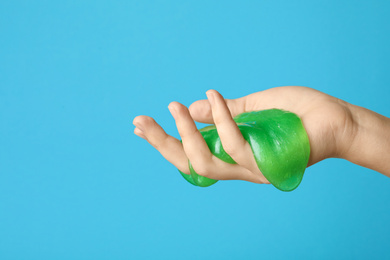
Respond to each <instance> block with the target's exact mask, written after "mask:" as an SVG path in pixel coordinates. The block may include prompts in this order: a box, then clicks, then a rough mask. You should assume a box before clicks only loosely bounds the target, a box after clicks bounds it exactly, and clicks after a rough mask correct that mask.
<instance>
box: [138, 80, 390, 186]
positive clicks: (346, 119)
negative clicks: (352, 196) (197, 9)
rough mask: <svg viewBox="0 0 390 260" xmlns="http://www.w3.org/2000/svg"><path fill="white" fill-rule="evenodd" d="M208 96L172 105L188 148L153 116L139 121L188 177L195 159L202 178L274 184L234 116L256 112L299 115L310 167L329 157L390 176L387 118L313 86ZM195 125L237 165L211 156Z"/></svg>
mask: <svg viewBox="0 0 390 260" xmlns="http://www.w3.org/2000/svg"><path fill="white" fill-rule="evenodd" d="M206 95H207V98H208V99H207V100H199V101H196V102H194V103H193V104H192V105H191V106H190V107H189V109H187V108H186V107H185V106H184V105H182V104H180V103H178V102H172V103H170V104H169V106H168V108H169V110H170V112H171V114H172V116H173V117H174V119H175V122H176V126H177V129H178V131H179V134H180V136H181V138H182V143H181V142H180V141H179V140H178V139H176V138H174V137H172V136H170V135H168V134H166V133H165V131H164V130H163V129H162V128H161V126H160V125H158V124H157V123H156V122H155V120H154V119H153V118H151V117H148V116H137V117H136V118H135V119H134V121H133V124H134V125H135V126H136V128H135V129H134V133H135V134H136V135H138V136H139V137H142V138H144V139H145V140H147V141H148V142H149V143H150V144H151V145H152V146H154V147H155V148H156V149H157V150H158V151H159V152H160V153H161V154H162V155H163V156H164V157H165V159H167V160H168V161H169V162H171V163H172V164H173V165H174V166H176V167H177V168H178V169H179V170H181V171H182V172H184V173H186V174H189V169H188V160H190V161H191V163H192V166H193V168H194V170H195V171H196V172H197V173H198V174H200V175H202V176H205V177H208V178H211V179H216V180H245V181H250V182H254V183H267V184H269V182H268V181H267V179H266V178H265V177H264V176H263V174H262V173H261V172H260V171H259V169H258V167H257V165H256V162H255V159H254V157H253V154H252V151H251V148H250V146H249V144H248V143H247V142H246V141H245V140H244V138H243V137H242V135H241V132H240V131H239V129H238V127H237V125H236V124H235V122H234V121H233V117H234V116H236V115H238V114H241V113H244V112H250V111H256V110H265V109H271V108H278V109H284V110H287V111H290V112H293V113H295V114H297V115H298V116H299V117H300V118H301V120H302V122H303V125H304V127H305V129H306V131H307V134H308V136H309V140H310V149H311V154H310V159H309V163H308V166H310V165H313V164H315V163H317V162H319V161H321V160H324V159H326V158H332V157H333V158H343V159H346V160H349V161H351V162H352V163H355V164H358V165H361V166H364V167H367V168H370V169H373V170H376V171H378V172H380V173H382V174H385V175H387V176H389V177H390V160H389V158H390V119H389V118H387V117H384V116H382V115H379V114H377V113H375V112H373V111H370V110H367V109H365V108H362V107H359V106H355V105H352V104H349V103H347V102H345V101H342V100H340V99H337V98H335V97H332V96H329V95H327V94H325V93H322V92H320V91H317V90H315V89H311V88H307V87H296V86H289V87H278V88H272V89H268V90H265V91H260V92H257V93H253V94H250V95H248V96H245V97H242V98H238V99H224V98H223V97H222V95H221V94H220V93H218V92H217V91H216V90H209V91H207V92H206ZM194 120H195V121H198V122H202V123H209V124H215V125H216V127H217V131H218V134H219V136H220V138H221V142H222V146H223V148H224V150H225V151H226V152H227V153H228V154H229V155H230V156H231V157H232V158H233V159H234V160H235V161H236V162H237V164H234V165H232V164H228V163H225V162H223V161H221V160H219V159H218V158H216V157H215V156H214V155H212V154H211V152H210V151H209V149H208V147H207V145H206V143H205V141H204V139H203V137H202V135H201V134H200V133H199V131H198V130H197V128H196V125H195V123H194Z"/></svg>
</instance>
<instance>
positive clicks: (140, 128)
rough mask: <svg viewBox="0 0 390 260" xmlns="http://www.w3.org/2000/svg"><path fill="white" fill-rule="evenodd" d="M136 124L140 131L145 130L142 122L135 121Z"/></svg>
mask: <svg viewBox="0 0 390 260" xmlns="http://www.w3.org/2000/svg"><path fill="white" fill-rule="evenodd" d="M133 124H134V125H135V127H137V128H138V129H139V130H140V131H142V132H143V131H144V129H143V127H142V125H141V124H140V123H138V122H134V123H133Z"/></svg>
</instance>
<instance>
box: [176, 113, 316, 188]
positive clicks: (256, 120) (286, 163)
mask: <svg viewBox="0 0 390 260" xmlns="http://www.w3.org/2000/svg"><path fill="white" fill-rule="evenodd" d="M234 121H235V122H236V123H237V126H238V128H239V129H240V131H241V133H242V135H243V137H244V139H245V140H246V141H247V142H248V143H249V145H250V146H251V148H252V152H253V155H254V157H255V161H256V163H257V166H258V167H259V170H260V171H261V172H262V173H263V175H264V177H265V178H267V180H268V181H269V182H270V183H271V184H272V185H273V186H275V187H276V188H278V189H279V190H282V191H292V190H294V189H295V188H297V187H298V185H299V184H300V183H301V180H302V177H303V174H304V172H305V169H306V166H307V163H308V161H309V156H310V143H309V138H308V136H307V133H306V130H305V128H304V127H303V124H302V121H301V119H300V118H299V117H298V116H297V115H296V114H294V113H292V112H288V111H284V110H280V109H269V110H262V111H253V112H247V113H243V114H240V115H238V116H236V117H235V118H234ZM199 131H200V133H201V134H202V136H203V138H204V139H205V141H206V143H207V146H208V147H209V149H210V151H211V153H212V154H213V155H215V156H216V157H217V158H219V159H220V160H222V161H224V162H227V163H231V164H235V163H236V162H235V161H234V160H233V159H232V158H231V157H230V156H229V154H227V153H226V152H225V150H224V149H223V147H222V143H221V139H220V138H219V136H218V132H217V129H216V127H215V125H210V126H207V127H204V128H202V129H199ZM188 165H189V169H190V173H191V174H185V173H183V172H181V171H179V172H180V173H181V175H182V176H183V177H184V178H185V179H186V180H187V181H188V182H189V183H191V184H193V185H195V186H200V187H207V186H210V185H212V184H214V183H216V182H217V180H213V179H210V178H206V177H204V176H201V175H199V174H197V173H196V172H195V171H194V169H193V168H192V165H191V162H188Z"/></svg>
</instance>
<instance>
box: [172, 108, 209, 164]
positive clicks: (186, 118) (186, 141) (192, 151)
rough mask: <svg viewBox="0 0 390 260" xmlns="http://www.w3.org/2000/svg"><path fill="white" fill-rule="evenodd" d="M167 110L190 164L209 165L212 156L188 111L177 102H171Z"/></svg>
mask: <svg viewBox="0 0 390 260" xmlns="http://www.w3.org/2000/svg"><path fill="white" fill-rule="evenodd" d="M168 108H169V110H170V112H171V114H172V116H173V118H174V119H175V122H176V126H177V130H178V131H179V134H180V136H181V138H182V142H183V148H184V151H185V153H186V155H187V157H188V159H189V160H190V161H191V163H192V164H197V165H209V164H210V163H211V157H212V154H211V152H210V149H209V148H208V146H207V144H206V141H205V140H204V139H203V136H202V134H201V133H200V132H199V131H198V129H197V127H196V125H195V122H194V120H193V119H192V117H191V115H190V113H189V111H188V109H187V108H186V107H185V106H183V105H182V104H180V103H178V102H172V103H171V104H169V106H168Z"/></svg>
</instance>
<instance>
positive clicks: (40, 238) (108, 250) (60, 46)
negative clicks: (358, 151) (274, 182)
mask: <svg viewBox="0 0 390 260" xmlns="http://www.w3.org/2000/svg"><path fill="white" fill-rule="evenodd" d="M389 12H390V2H389V1H388V0H383V1H374V0H366V1H362V0H351V1H339V0H337V1H336V0H323V1H312V0H306V1H303V0H295V1H291V0H272V1H271V0H269V1H268V0H267V1H266V0H263V1H49V0H48V1H25V2H23V1H11V0H10V1H5V0H2V1H1V2H0V259H7V260H8V259H18V260H20V259H368V258H370V259H385V258H389V257H390V250H389V241H390V227H389V225H390V224H389V216H390V202H389V198H390V178H387V177H385V176H383V175H381V174H379V173H377V172H374V171H372V170H369V169H365V168H362V167H359V166H356V165H353V164H351V163H349V162H347V161H344V160H339V159H328V160H325V161H323V162H320V163H318V164H316V165H314V166H312V167H310V168H308V169H307V171H306V174H305V177H304V179H303V182H302V184H301V186H300V187H299V188H298V189H297V190H295V191H293V192H290V193H283V192H281V191H279V190H277V189H275V188H274V187H272V186H270V185H257V184H253V183H248V182H243V181H225V182H219V183H217V184H216V185H214V186H212V187H209V188H198V187H194V186H192V185H190V184H188V183H187V182H186V181H185V180H184V179H183V178H182V177H181V176H180V174H179V173H178V172H177V170H176V169H175V167H174V166H172V165H171V164H169V163H168V162H167V161H165V160H164V159H163V157H162V156H161V155H160V154H159V153H158V152H157V151H156V150H154V149H153V148H152V147H151V146H149V145H148V144H147V142H146V141H144V140H143V139H141V138H139V137H137V136H135V135H134V134H133V129H134V127H133V126H132V120H133V118H134V117H135V116H137V115H140V114H144V115H149V116H153V117H154V118H155V119H156V121H157V122H159V123H160V124H161V125H162V126H163V127H164V128H165V129H166V131H167V132H168V133H170V134H171V135H173V136H176V137H179V136H178V134H177V131H176V127H175V124H174V121H173V119H172V118H171V116H170V114H169V111H168V109H167V105H168V104H169V103H170V102H171V101H179V102H181V103H183V104H185V105H190V104H191V103H192V102H193V101H195V100H198V99H204V98H206V96H205V91H206V90H208V89H211V88H213V89H217V90H219V91H220V92H221V93H222V94H223V95H224V96H225V97H226V98H237V97H241V96H243V95H247V94H250V93H253V92H257V91H260V90H264V89H267V88H271V87H276V86H282V85H303V86H309V87H312V88H315V89H318V90H320V91H323V92H326V93H328V94H330V95H334V96H336V97H339V98H341V99H344V100H346V101H348V102H350V103H353V104H356V105H360V106H364V107H367V108H369V109H371V110H374V111H376V112H378V113H381V114H383V115H385V116H390V107H389V95H390V71H389V65H390V49H389V46H390V23H389Z"/></svg>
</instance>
